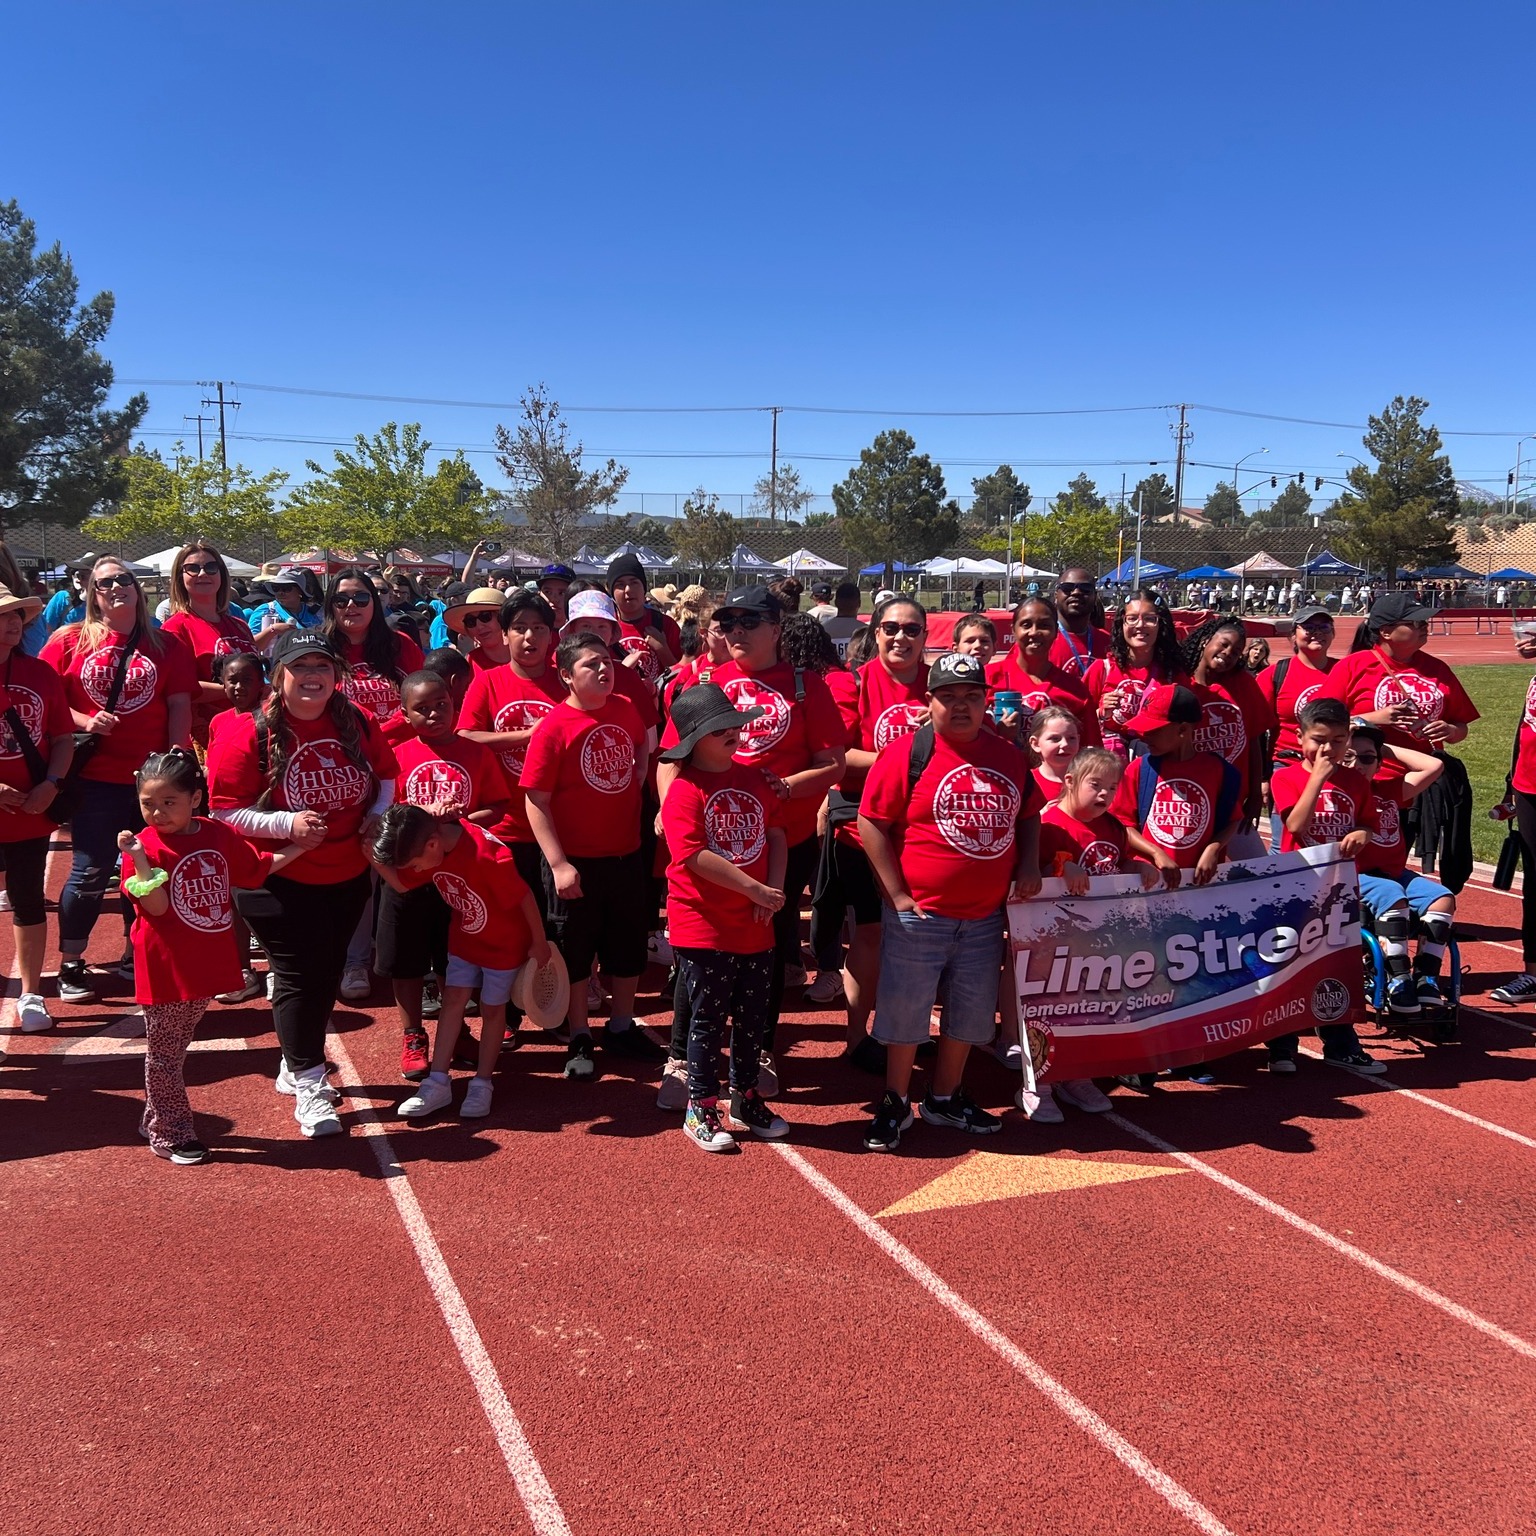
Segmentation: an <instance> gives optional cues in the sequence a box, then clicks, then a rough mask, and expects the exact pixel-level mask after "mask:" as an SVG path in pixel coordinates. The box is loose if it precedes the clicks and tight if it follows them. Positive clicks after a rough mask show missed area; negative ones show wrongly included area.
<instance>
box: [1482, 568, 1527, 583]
mask: <svg viewBox="0 0 1536 1536" xmlns="http://www.w3.org/2000/svg"><path fill="white" fill-rule="evenodd" d="M1488 580H1489V581H1536V571H1522V570H1520V569H1518V568H1517V567H1515V566H1513V565H1506V566H1505V567H1504V569H1503V570H1502V571H1490V572H1489V573H1488Z"/></svg>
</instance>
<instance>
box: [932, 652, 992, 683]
mask: <svg viewBox="0 0 1536 1536" xmlns="http://www.w3.org/2000/svg"><path fill="white" fill-rule="evenodd" d="M986 686H987V674H986V673H985V672H984V671H983V670H982V666H981V663H980V662H979V661H977V659H976V658H975V657H974V656H965V655H962V654H961V653H960V652H959V651H945V653H944V654H943V655H942V656H940V657H939V658H938V659H937V660H936V661H935V662H934V664H933V665H932V666H931V667H929V668H928V692H929V693H934V692H936V691H937V690H938V689H940V688H985V687H986Z"/></svg>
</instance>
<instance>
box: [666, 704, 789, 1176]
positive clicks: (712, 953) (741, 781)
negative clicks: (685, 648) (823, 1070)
mask: <svg viewBox="0 0 1536 1536" xmlns="http://www.w3.org/2000/svg"><path fill="white" fill-rule="evenodd" d="M762 713H763V711H762V710H761V709H758V708H751V709H746V710H737V709H736V707H735V706H734V705H733V704H732V703H731V701H730V699H729V698H728V697H727V696H726V693H725V690H724V689H722V688H720V687H718V686H717V685H716V684H714V683H700V684H698V685H697V686H696V687H694V688H690V689H688V690H687V691H686V692H685V693H681V694H679V695H678V697H677V700H676V702H675V703H674V705H673V710H672V723H673V725H674V726H675V727H676V730H677V737H678V740H677V744H676V745H675V746H671V747H668V748H667V749H666V750H665V751H664V752H663V753H662V754H661V756H662V759H663V761H666V762H669V763H675V764H678V765H679V768H678V773H677V776H676V777H675V778H674V779H673V780H672V783H671V785H670V786H669V788H668V790H667V796H666V803H665V804H664V806H663V807H662V813H661V819H662V831H663V833H664V834H665V836H666V841H667V848H668V850H669V853H670V857H671V863H670V865H669V866H668V869H667V925H668V932H669V933H670V935H671V939H672V952H673V954H674V955H675V956H676V959H677V966H678V975H679V981H680V984H681V986H682V987H683V988H685V989H686V992H687V997H688V1005H689V1010H690V1024H689V1030H688V1114H687V1117H686V1119H685V1120H684V1122H683V1130H684V1132H685V1134H686V1135H687V1136H688V1138H689V1140H690V1141H692V1142H693V1144H694V1146H696V1147H698V1148H699V1149H700V1150H701V1151H704V1152H729V1151H734V1150H735V1148H736V1142H735V1140H734V1138H733V1137H732V1136H731V1135H730V1134H729V1133H728V1132H727V1131H726V1130H725V1129H724V1127H723V1126H722V1125H721V1122H720V1113H719V1094H720V1082H719V1075H718V1066H717V1063H718V1060H719V1051H720V1044H721V1039H722V1036H723V1035H724V1032H725V1024H726V1020H727V1018H729V1019H730V1021H731V1115H732V1117H733V1118H734V1119H736V1120H738V1121H740V1122H741V1123H742V1124H743V1125H745V1126H746V1127H747V1128H748V1129H749V1130H750V1131H751V1132H752V1134H753V1135H755V1136H759V1137H763V1138H765V1139H774V1138H777V1137H780V1136H783V1135H784V1134H785V1133H786V1132H787V1131H788V1129H789V1127H788V1126H787V1125H786V1124H785V1123H784V1121H783V1120H781V1119H780V1118H779V1117H778V1116H777V1115H775V1114H774V1113H773V1111H772V1110H771V1109H769V1108H768V1105H767V1103H766V1102H765V1101H764V1099H763V1097H762V1095H761V1094H760V1093H759V1092H758V1086H757V1084H758V1073H759V1062H758V1048H759V1046H760V1045H761V1043H762V1038H763V1029H764V1027H765V1026H766V1024H767V1021H768V1007H769V996H770V992H771V990H772V982H773V915H774V913H775V912H777V911H778V910H779V908H780V907H782V906H783V905H784V889H783V886H784V864H785V857H786V853H787V848H788V845H787V843H786V841H785V837H784V828H783V824H782V814H783V813H782V811H781V810H780V807H779V800H778V796H777V795H776V794H775V793H774V792H773V791H772V790H771V789H770V788H769V786H768V784H767V782H766V780H765V779H764V777H763V774H762V772H761V771H760V770H759V769H757V768H750V767H745V766H743V765H742V764H740V763H738V762H736V761H735V753H736V749H737V746H738V744H739V740H740V733H741V728H742V727H743V726H744V725H747V724H748V723H749V722H751V721H753V720H755V719H757V718H758V717H759V716H761V715H762Z"/></svg>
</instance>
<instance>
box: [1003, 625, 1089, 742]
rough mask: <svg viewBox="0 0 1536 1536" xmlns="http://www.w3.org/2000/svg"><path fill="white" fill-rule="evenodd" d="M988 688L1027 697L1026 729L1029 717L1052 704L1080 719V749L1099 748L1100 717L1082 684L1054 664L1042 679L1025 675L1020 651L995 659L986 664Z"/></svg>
mask: <svg viewBox="0 0 1536 1536" xmlns="http://www.w3.org/2000/svg"><path fill="white" fill-rule="evenodd" d="M987 687H988V688H990V689H991V690H993V691H994V692H996V691H997V690H998V689H999V688H1004V689H1008V688H1011V689H1013V690H1014V692H1016V693H1021V694H1023V696H1024V702H1023V706H1022V709H1021V711H1020V718H1021V720H1022V721H1023V723H1024V724H1025V725H1026V726H1027V725H1028V723H1029V717H1030V716H1031V715H1032V714H1034V713H1035V712H1036V711H1037V710H1041V709H1045V708H1047V707H1048V706H1049V705H1052V704H1060V705H1061V707H1062V708H1063V709H1069V710H1071V711H1072V713H1073V714H1074V715H1075V716H1076V717H1077V729H1078V736H1079V743H1078V744H1079V745H1080V746H1084V747H1096V746H1098V745H1099V744H1100V739H1101V738H1100V736H1099V716H1098V711H1097V710H1096V709H1095V708H1094V705H1093V700H1092V699H1090V698H1089V697H1088V690H1087V688H1086V687H1084V686H1083V683H1082V680H1081V679H1079V678H1076V677H1073V676H1071V675H1070V674H1069V673H1066V672H1063V671H1062V669H1061V668H1060V667H1058V666H1056V665H1055V664H1054V663H1051V664H1049V665H1047V667H1046V669H1045V671H1044V672H1043V673H1041V675H1040V676H1038V677H1035V676H1033V675H1031V674H1030V673H1028V672H1026V671H1025V670H1024V668H1023V667H1022V666H1021V665H1020V664H1019V661H1018V647H1017V646H1015V647H1014V648H1013V650H1011V651H1009V652H1008V653H1007V655H1005V656H994V657H993V658H992V660H991V661H989V662H988V663H987Z"/></svg>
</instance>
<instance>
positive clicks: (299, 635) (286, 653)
mask: <svg viewBox="0 0 1536 1536" xmlns="http://www.w3.org/2000/svg"><path fill="white" fill-rule="evenodd" d="M310 655H315V656H325V657H327V658H328V659H329V660H331V661H334V662H336V663H337V664H338V665H339V664H340V662H341V657H340V656H338V655H337V654H336V651H335V649H334V648H333V647H332V645H331V642H330V641H329V640H327V639H326V638H325V635H324V633H323V632H322V631H321V630H318V629H295V630H291V631H290V632H289V633H288V634H286V635H284V636H283V638H282V639H281V640H279V641H278V642H277V644H276V645H275V646H273V648H272V665H273V666H274V667H275V666H277V665H278V664H279V663H280V662H287V661H293V660H295V659H297V658H298V657H300V656H310Z"/></svg>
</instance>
